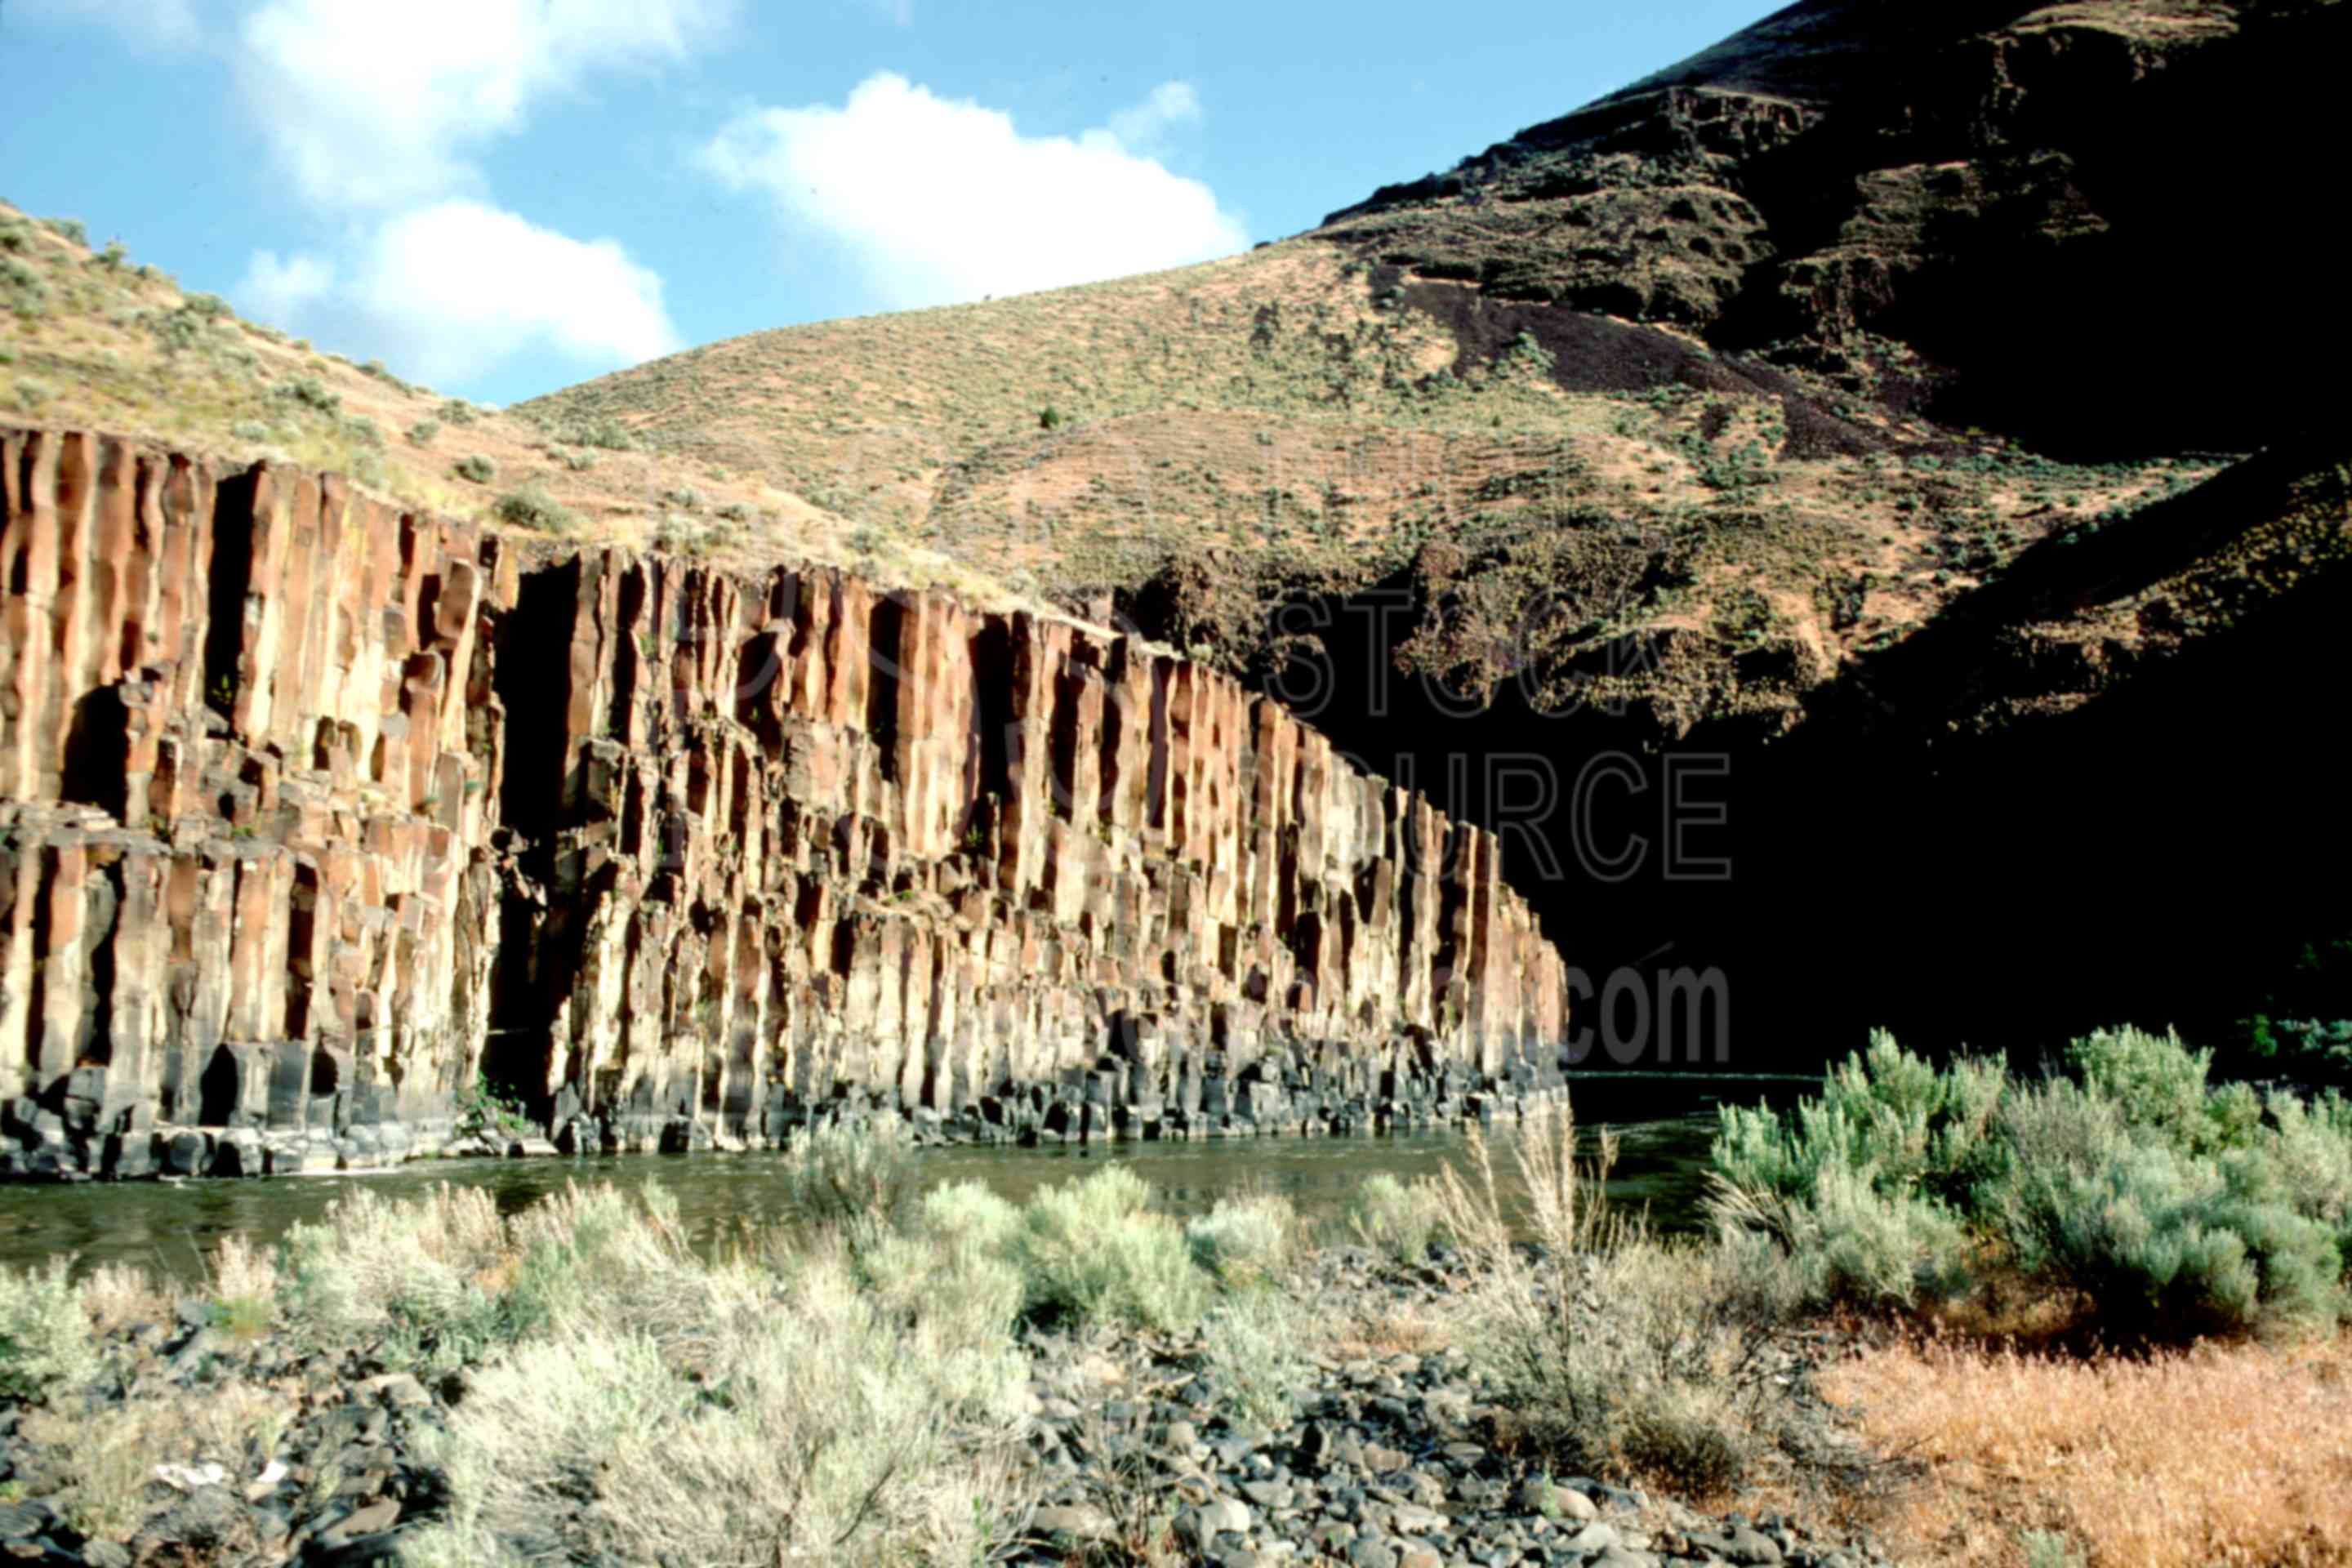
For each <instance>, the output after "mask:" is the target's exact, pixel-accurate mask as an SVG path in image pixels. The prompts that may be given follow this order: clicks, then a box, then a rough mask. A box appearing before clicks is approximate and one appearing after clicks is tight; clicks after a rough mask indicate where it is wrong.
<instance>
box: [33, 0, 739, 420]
mask: <svg viewBox="0 0 2352 1568" xmlns="http://www.w3.org/2000/svg"><path fill="white" fill-rule="evenodd" d="M47 3H50V4H59V3H80V4H100V3H113V4H129V3H131V0H47ZM149 3H151V4H152V3H161V0H149ZM733 5H734V0H404V3H403V4H399V5H390V4H383V3H381V0H258V3H257V4H253V5H250V7H249V8H248V9H247V11H246V12H245V14H244V17H243V20H242V22H241V24H240V25H239V26H237V28H236V39H235V47H234V49H233V51H232V53H231V61H232V69H233V72H234V77H235V80H236V89H237V92H238V96H239V97H240V99H241V100H243V102H244V105H245V108H246V110H247V113H248V114H250V115H251V116H252V118H253V120H254V121H255V123H256V124H257V125H258V126H259V127H260V128H261V131H262V133H263V135H264V137H265V138H266V140H267V141H268V145H269V148H270V152H271V154H272V157H273V160H274V162H275V163H276V164H277V166H278V169H279V170H280V171H281V172H282V173H283V174H285V175H286V176H287V177H288V180H289V184H290V188H291V191H292V193H293V195H295V196H296V197H297V198H298V199H299V201H301V202H302V203H303V204H304V205H307V206H308V207H309V208H310V210H311V211H312V212H313V214H315V215H316V216H319V217H320V218H323V219H329V220H331V221H332V223H333V229H332V232H333V233H335V234H336V236H337V238H336V240H335V241H333V242H332V243H331V244H330V245H329V246H328V247H327V252H328V253H327V254H324V255H321V254H317V253H313V252H310V251H303V252H298V253H296V254H294V255H292V256H290V257H286V258H280V257H279V256H278V255H277V254H276V253H275V252H272V251H267V250H264V251H257V252H256V253H255V254H254V257H253V259H252V261H251V263H250V264H249V265H248V268H247V274H246V278H245V280H244V282H243V283H242V284H241V285H240V286H239V289H238V291H237V298H238V300H239V302H240V303H241V304H242V305H243V306H244V307H245V308H246V309H247V310H248V311H249V312H250V313H252V314H254V315H257V316H259V317H261V318H263V319H265V320H271V321H278V322H280V323H282V324H284V325H287V326H289V327H299V329H300V330H302V331H307V332H309V333H310V335H312V336H315V337H318V338H320V339H322V340H327V341H331V342H337V343H339V344H341V345H343V346H345V347H348V348H351V349H353V350H355V351H363V352H366V353H372V354H377V355H380V356H381V357H383V359H384V360H386V361H387V362H390V363H394V364H395V365H398V366H399V367H400V368H401V369H402V370H403V371H404V372H405V373H407V374H413V375H417V376H422V377H424V378H425V379H427V380H431V381H443V382H447V381H457V382H462V381H465V380H467V379H468V378H471V377H474V376H478V375H480V374H484V373H486V372H488V371H490V370H492V369H495V368H496V367H497V366H498V365H499V363H500V362H502V361H504V360H506V359H509V358H510V357H511V356H513V355H515V354H518V353H525V352H541V353H556V354H559V355H561V356H562V357H563V358H564V359H566V360H569V361H572V362H573V363H576V364H578V365H581V366H583V367H584V368H590V369H595V370H604V369H610V368H612V367H613V366H614V365H620V364H633V363H637V362H638V361H640V360H645V359H649V358H652V357H653V356H655V355H656V354H663V353H671V352H673V351H674V350H676V349H677V347H678V346H679V341H678V335H677V330H676V329H675V328H674V327H673V326H672V325H671V324H670V320H669V315H668V312H667V310H665V309H664V308H663V304H662V284H661V279H659V278H658V277H656V275H655V274H654V273H653V272H652V271H650V270H648V269H647V268H644V267H642V266H639V265H638V264H637V263H635V262H634V261H632V260H631V259H630V258H629V257H628V255H627V253H626V252H625V251H624V250H623V249H622V248H621V247H620V246H619V245H618V244H617V243H615V242H614V241H613V240H610V239H594V240H583V239H576V238H573V237H571V236H569V235H564V234H560V233H557V232H556V231H554V230H552V229H548V228H542V227H540V226H537V225H535V224H532V223H531V222H530V221H529V220H528V219H526V218H525V217H523V216H520V214H517V213H514V212H510V211H508V210H505V208H504V207H502V206H501V205H498V204H496V203H494V202H493V201H492V200H491V199H490V195H489V192H488V181H487V180H486V179H485V178H484V177H483V175H482V173H481V171H480V170H479V168H478V167H477V166H476V164H475V163H473V161H472V160H473V157H474V156H475V154H476V153H477V152H478V150H479V149H480V148H481V147H482V146H483V145H484V144H486V143H488V142H491V141H494V140H496V139H498V138H500V137H504V136H510V135H512V134H514V133H516V132H520V131H521V130H522V129H523V128H524V126H525V124H526V123H527V122H528V121H529V118H530V112H531V110H533V108H535V107H536V106H537V105H539V104H540V103H541V102H542V101H544V100H547V99H548V98H551V97H556V96H561V95H565V94H572V93H578V92H581V91H583V90H584V89H586V88H587V87H588V86H589V85H590V83H591V81H592V80H593V79H595V78H597V77H599V76H603V75H611V74H615V73H626V72H642V71H645V70H646V69H648V68H658V67H660V66H663V65H666V64H670V63H674V62H677V61H679V60H682V59H684V58H686V57H687V56H688V54H689V53H690V52H691V51H692V50H693V48H694V47H696V46H697V45H698V44H700V43H702V42H704V41H706V40H707V39H708V38H709V37H711V36H712V35H713V34H715V33H716V32H717V31H718V30H719V28H720V27H722V26H724V25H725V24H726V22H727V21H728V19H729V18H730V16H731V14H732V10H733Z"/></svg>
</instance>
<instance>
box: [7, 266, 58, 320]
mask: <svg viewBox="0 0 2352 1568" xmlns="http://www.w3.org/2000/svg"><path fill="white" fill-rule="evenodd" d="M0 303H5V305H6V307H7V309H8V310H11V311H12V312H14V313H15V314H16V315H19V316H23V317H26V318H27V319H30V318H32V317H35V316H38V315H41V314H42V313H44V312H45V311H47V310H48V308H49V283H48V279H46V278H44V277H42V276H41V273H40V269H39V268H37V267H35V266H33V265H32V263H30V262H27V261H19V260H17V259H16V258H15V257H13V256H5V255H0Z"/></svg>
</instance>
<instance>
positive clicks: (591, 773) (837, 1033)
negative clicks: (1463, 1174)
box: [0, 430, 1567, 1175]
mask: <svg viewBox="0 0 2352 1568" xmlns="http://www.w3.org/2000/svg"><path fill="white" fill-rule="evenodd" d="M0 450H5V489H0V497H5V500H0V508H4V509H5V510H0V517H5V522H0V564H5V573H6V577H5V599H0V606H5V608H4V609H0V614H5V623H0V721H5V737H0V758H5V766H6V768H7V769H8V774H7V778H6V781H5V790H0V795H5V805H0V823H5V837H4V838H0V941H5V961H0V1061H5V1063H6V1071H7V1074H8V1080H7V1082H6V1085H5V1089H6V1092H7V1094H8V1096H9V1098H8V1099H7V1100H6V1103H5V1113H6V1129H7V1131H8V1133H9V1134H10V1137H9V1139H8V1141H7V1142H6V1144H5V1149H4V1150H0V1164H5V1166H7V1167H8V1168H10V1169H12V1170H14V1171H16V1172H18V1173H72V1172H76V1171H90V1172H103V1173H112V1174H119V1175H130V1174H135V1173H142V1172H145V1171H147V1170H150V1169H157V1168H160V1169H168V1170H173V1171H181V1172H191V1171H198V1170H203V1171H213V1172H237V1171H246V1172H254V1171H258V1170H260V1169H263V1168H270V1169H282V1168H292V1169H304V1168H313V1167H316V1166H318V1165H320V1164H327V1163H336V1162H343V1163H358V1162H364V1161H368V1160H372V1159H377V1158H383V1157H389V1156H393V1155H396V1154H399V1153H401V1152H405V1151H407V1150H410V1149H413V1148H416V1147H420V1146H425V1147H429V1146H431V1144H432V1143H433V1142H436V1140H437V1139H439V1138H441V1137H444V1136H446V1130H447V1129H448V1126H449V1124H450V1121H451V1119H452V1115H453V1109H454V1108H455V1107H456V1105H457V1103H458V1102H459V1100H461V1098H462V1097H463V1096H464V1095H465V1094H467V1092H468V1091H469V1090H470V1089H472V1087H473V1086H474V1085H475V1084H477V1083H478V1081H479V1080H481V1079H485V1078H488V1079H492V1080H494V1081H496V1082H499V1083H501V1084H504V1085H509V1086H512V1087H513V1088H514V1089H517V1090H519V1091H520V1093H521V1094H522V1096H523V1097H524V1099H525V1100H526V1101H527V1103H528V1104H529V1106H530V1110H531V1111H532V1112H533V1114H534V1115H536V1116H537V1117H539V1118H540V1119H541V1121H543V1123H544V1124H545V1126H546V1127H547V1129H548V1131H549V1132H550V1133H551V1136H552V1139H553V1141H555V1142H558V1143H560V1144H562V1146H565V1147H574V1148H593V1147H597V1146H599V1145H602V1146H604V1147H607V1148H613V1147H620V1148H630V1147H646V1146H653V1145H657V1144H666V1145H667V1146H670V1147H674V1148H685V1147H694V1146H705V1145H709V1144H710V1143H713V1142H717V1143H720V1144H728V1143H737V1144H740V1143H764V1142H776V1141H777V1140H779V1139H780V1138H782V1137H784V1136H786V1135H787V1134H788V1133H789V1131H791V1130H792V1129H793V1128H794V1127H795V1126H797V1125H799V1124H800V1123H802V1122H803V1121H806V1120H807V1119H808V1118H809V1117H810V1116H812V1115H814V1114H823V1113H826V1112H828V1111H832V1110H839V1109H841V1108H843V1107H851V1108H863V1107H866V1106H873V1105H885V1104H887V1105H891V1106H895V1107H898V1108H900V1109H903V1110H906V1111H908V1112H909V1113H911V1114H913V1115H914V1116H915V1117H916V1118H917V1119H918V1120H919V1121H923V1122H925V1123H928V1124H930V1125H933V1126H938V1127H941V1128H943V1129H945V1130H948V1131H954V1130H958V1129H961V1130H962V1131H966V1132H969V1133H971V1134H974V1135H982V1136H985V1135H990V1134H993V1135H997V1136H1007V1137H1010V1136H1024V1135H1029V1134H1032V1133H1037V1134H1049V1135H1066V1136H1079V1135H1087V1134H1097V1135H1105V1136H1108V1135H1111V1134H1114V1133H1118V1132H1129V1133H1142V1134H1152V1133H1158V1132H1162V1131H1167V1132H1183V1131H1202V1130H1208V1131H1224V1130H1227V1129H1236V1130H1240V1129H1251V1128H1257V1127H1265V1128H1277V1127H1287V1128H1307V1127H1328V1126H1332V1125H1341V1126H1344V1125H1349V1124H1369V1123H1370V1122H1371V1121H1373V1120H1375V1119H1380V1118H1390V1117H1411V1116H1414V1115H1426V1114H1430V1113H1431V1112H1433V1111H1441V1112H1442V1111H1459V1110H1464V1109H1475V1105H1476V1101H1475V1100H1472V1099H1470V1098H1469V1097H1471V1096H1474V1095H1475V1094H1477V1093H1478V1092H1480V1091H1481V1090H1486V1091H1488V1092H1492V1091H1494V1090H1496V1089H1504V1090H1508V1089H1513V1088H1517V1087H1525V1086H1528V1085H1530V1084H1532V1083H1534V1082H1535V1081H1536V1080H1537V1079H1538V1077H1540V1076H1543V1075H1544V1074H1545V1073H1547V1072H1549V1071H1556V1068H1554V1067H1552V1066H1551V1065H1550V1064H1552V1063H1553V1061H1554V1058H1555V1057H1556V1052H1555V1050H1554V1049H1553V1047H1555V1046H1556V1044H1557V1042H1558V1041H1559V1038H1560V1037H1561V1034H1562V1028H1563V1024H1564V1018H1565V1008H1566V1003H1567V996H1566V989H1565V987H1566V977H1565V972H1564V969H1563V966H1562V963H1561V960H1560V958H1559V955H1558V954H1557V953H1556V952H1554V951H1553V950H1552V948H1551V947H1550V946H1549V945H1548V944H1547V943H1546V942H1544V941H1543V940H1542V939H1541V938H1540V937H1539V936H1538V934H1537V932H1536V931H1535V929H1534V924H1533V921H1531V919H1530V917H1529V915H1528V910H1527V908H1526V906H1525V904H1524V903H1523V902H1522V901H1521V900H1520V899H1519V898H1518V897H1517V895H1516V894H1515V893H1513V892H1512V891H1511V890H1510V889H1508V888H1507V887H1506V886H1504V885H1503V884H1502V882H1501V881H1500V879H1499V878H1498V874H1497V858H1496V853H1495V848H1494V845H1493V843H1492V840H1491V839H1490V838H1489V837H1488V836H1487V835H1486V833H1484V832H1483V831H1481V830H1480V829H1477V828H1475V827H1471V826H1460V825H1456V824H1454V823H1451V822H1449V821H1448V820H1446V818H1445V817H1444V816H1442V815H1440V814H1439V813H1437V812H1435V811H1434V810H1433V809H1431V807H1430V806H1429V805H1427V803H1426V802H1424V801H1423V800H1421V799H1419V798H1417V797H1416V796H1414V795H1412V794H1410V793H1408V792H1407V791H1404V790H1402V789H1400V788H1396V787H1393V786H1391V785H1390V784H1386V783H1384V782H1382V781H1381V780H1380V779H1377V778H1372V777H1370V776H1367V775H1365V774H1363V773H1359V772H1357V771H1355V770H1354V769H1352V768H1351V767H1349V766H1348V765H1347V764H1345V763H1343V762H1341V761H1340V760H1339V759H1338V758H1337V757H1336V755H1335V753H1334V752H1333V749H1332V747H1331V745H1330V744H1329V743H1328V742H1327V741H1325V740H1324V739H1323V738H1322V737H1320V736H1318V734H1317V733H1316V732H1315V731H1312V730H1310V729H1308V728H1307V727H1305V726H1304V725H1302V724H1300V723H1299V722H1298V721H1297V720H1296V719H1294V718H1293V717H1292V716H1291V715H1290V714H1289V713H1288V712H1287V711H1286V710H1284V709H1282V708H1281V707H1279V706H1278V705H1276V703H1274V702H1273V701H1271V700H1268V699H1266V698H1265V697H1262V696H1257V695H1255V694H1253V693H1252V692H1251V691H1249V690H1248V689H1244V687H1242V686H1240V685H1238V684H1236V683H1235V682H1234V680H1232V679H1228V678H1226V677H1223V676H1221V675H1217V674H1213V673H1212V672H1210V671H1208V670H1206V669H1203V668H1201V667H1199V666H1197V665H1193V664H1191V663H1187V662H1185V661H1184V660H1182V659H1181V658H1174V657H1171V656H1170V655H1168V654H1166V653H1164V652H1154V651H1151V650H1150V649H1148V648H1147V647H1143V646H1140V645H1139V644H1138V643H1136V642H1134V641H1132V640H1129V639H1128V638H1125V637H1113V636H1107V635H1101V634H1098V633H1096V632H1093V631H1090V630H1087V629H1086V628H1084V627H1081V626H1076V625H1073V624H1069V623H1066V622H1057V621H1055V620H1052V619H1048V618H1041V617H1038V616H1031V615H1025V614H992V613H981V612H978V611H975V610H972V609H971V608H968V607H966V606H965V605H962V604H960V603H958V602H956V601H955V600H953V599H951V598H950V597H947V596H944V595H937V594H922V593H912V592H900V593H885V592H882V591H879V590H877V589H876V588H874V587H872V586H870V585H868V584H866V583H864V582H861V581H859V580H858V579H856V578H855V577H851V576H846V575H843V574H838V573H835V572H829V571H793V570H785V569H781V568H778V569H771V570H767V571H764V572H759V571H749V570H727V569H719V568H716V567H713V566H710V565H708V564H705V563H697V562H695V561H692V560H687V559H679V558H675V557H669V556H665V555H661V554H656V553H638V552H631V551H627V550H623V549H618V548H580V547H572V548H560V547H554V546H551V545H549V544H547V543H546V542H541V541H535V540H532V539H530V538H529V537H528V536H525V535H520V534H516V533H511V532H501V531H497V530H494V529H485V528H483V527H480V526H478V525H474V524H468V523H461V522H456V521H446V520H444V519H440V518H436V517H433V516H429V515H422V514H419V513H416V512H414V511H404V510H399V509H397V508H395V507H394V506H393V505H390V504H387V503H385V502H383V501H381V500H377V499H374V498H373V497H371V496H369V495H367V494H365V493H362V492H360V491H358V490H355V489H353V488H352V487H351V486H350V485H348V484H347V483H345V482H344V481H343V480H341V479H338V478H335V477H331V476H320V475H317V474H312V473H308V472H304V471H300V470H298V469H293V468H283V467H278V466H273V465H268V464H263V465H258V466H241V465H225V466H224V465H215V464H214V463H210V462H207V461H205V460H202V459H197V458H189V457H186V456H183V455H179V454H175V453H173V452H169V451H165V450H163V449H160V448H157V447H152V446H149V445H144V444H141V443H138V442H132V441H126V440H118V439H114V438H111V437H106V436H102V435H96V434H90V433H86V432H79V431H65V432H58V431H48V430H9V431H7V432H6V433H5V437H0ZM200 1128H201V1129H211V1130H214V1131H197V1129H200Z"/></svg>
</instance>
